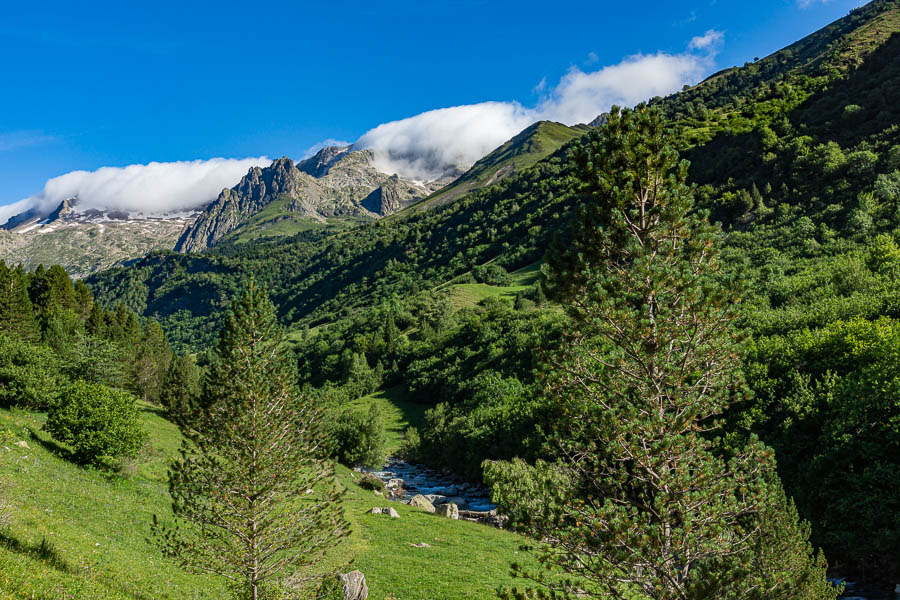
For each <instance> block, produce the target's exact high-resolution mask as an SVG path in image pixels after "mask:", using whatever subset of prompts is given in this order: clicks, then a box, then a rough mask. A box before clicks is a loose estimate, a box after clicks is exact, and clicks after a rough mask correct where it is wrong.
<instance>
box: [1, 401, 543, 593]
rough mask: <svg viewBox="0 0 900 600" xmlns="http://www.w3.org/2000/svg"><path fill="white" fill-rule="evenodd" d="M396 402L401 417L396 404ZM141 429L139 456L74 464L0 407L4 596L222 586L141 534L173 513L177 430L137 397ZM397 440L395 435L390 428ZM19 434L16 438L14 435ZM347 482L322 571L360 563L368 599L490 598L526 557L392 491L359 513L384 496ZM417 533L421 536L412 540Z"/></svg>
mask: <svg viewBox="0 0 900 600" xmlns="http://www.w3.org/2000/svg"><path fill="white" fill-rule="evenodd" d="M377 401H378V402H379V403H381V404H383V405H384V406H385V407H386V408H387V409H390V407H392V406H393V407H396V408H394V410H393V412H392V413H390V414H389V418H388V420H389V421H391V422H396V423H395V424H396V425H397V429H399V428H400V426H401V424H403V423H406V422H408V421H412V422H415V419H416V416H415V414H413V415H411V416H410V417H405V416H404V415H405V413H404V411H403V410H402V408H405V407H403V404H402V403H398V404H396V405H394V404H391V401H390V399H389V396H379V398H378V399H377ZM141 411H142V413H141V414H142V418H143V421H144V425H145V427H146V429H147V431H148V433H149V440H148V442H147V444H146V446H145V448H144V450H143V453H142V456H141V457H140V458H139V459H137V460H135V461H134V462H133V463H132V464H131V465H129V466H127V467H126V468H125V470H124V472H123V474H121V475H106V474H103V473H101V472H98V471H94V470H89V469H84V468H82V467H79V466H76V465H74V464H72V463H71V462H69V461H68V460H67V459H66V454H67V450H66V449H65V448H63V447H61V446H58V445H57V444H56V443H55V442H53V441H52V440H51V439H50V437H49V436H48V435H47V434H46V433H44V432H42V431H41V427H42V425H43V421H44V419H45V416H44V415H43V414H40V413H29V412H24V411H18V410H12V411H10V410H4V409H0V482H2V486H3V491H2V492H0V498H3V499H6V500H7V501H8V502H9V504H11V508H12V511H11V512H12V515H11V516H12V519H11V527H10V528H9V529H8V530H7V531H6V532H4V533H3V534H2V537H0V599H2V600H13V599H16V600H18V599H26V598H28V599H32V598H38V599H46V600H57V599H60V600H61V599H67V598H74V599H82V598H84V599H87V598H90V599H99V600H106V599H115V600H119V599H134V600H138V599H139V600H143V599H154V600H155V599H173V600H174V599H204V598H210V599H212V598H222V597H223V596H224V595H225V589H224V586H223V585H222V583H221V582H220V581H218V580H217V579H215V578H211V577H207V576H198V575H191V574H188V573H185V572H184V571H182V570H180V569H178V568H176V567H175V566H174V565H172V564H170V563H169V562H168V561H166V560H165V559H163V558H162V556H160V554H159V553H158V552H157V550H156V549H155V547H154V546H153V545H152V543H151V542H150V541H149V540H148V537H149V534H150V527H149V525H150V521H151V519H152V516H153V514H154V513H155V514H157V515H159V516H160V517H161V518H163V519H167V518H170V517H169V515H170V514H171V513H170V509H169V497H168V493H167V488H166V468H167V464H168V461H169V460H170V459H171V457H172V456H174V455H175V453H176V452H177V449H178V446H179V444H180V434H179V433H178V430H177V429H176V428H175V426H174V425H172V424H171V423H169V422H168V421H166V420H165V419H164V418H163V417H162V416H161V415H160V414H159V412H158V410H157V409H155V408H154V407H152V406H149V405H141ZM392 437H393V440H392V441H393V442H394V444H396V443H397V441H398V436H397V433H394V436H392ZM22 442H24V444H22ZM338 476H339V479H340V481H341V483H342V484H343V485H344V486H345V487H346V488H347V496H346V502H345V510H346V514H347V517H348V520H349V521H350V522H351V525H352V533H351V536H350V538H349V539H348V540H347V541H346V542H345V543H344V544H343V545H342V546H340V547H339V548H338V549H336V550H335V551H334V552H333V553H332V554H331V555H329V556H328V557H327V559H326V561H325V564H324V565H323V567H322V568H323V569H324V570H327V571H335V570H338V569H340V570H347V569H359V570H361V571H362V572H363V573H365V575H366V579H367V581H368V584H369V590H370V595H369V597H370V598H372V599H377V600H382V599H385V598H389V599H391V600H433V599H435V598H441V599H443V600H457V599H459V600H462V599H482V598H483V599H487V598H494V597H496V596H495V592H494V590H495V589H496V588H497V587H498V586H501V585H511V584H513V583H514V582H513V580H512V579H511V578H510V576H509V564H510V563H511V562H513V561H519V562H527V561H523V558H524V557H521V556H520V555H519V553H518V552H519V551H518V548H519V545H520V544H521V543H522V542H523V539H522V538H521V537H519V536H517V535H515V534H512V533H510V532H507V531H501V530H498V529H494V528H491V527H487V526H485V525H479V524H475V523H469V522H464V521H452V520H450V519H445V518H441V517H436V516H434V515H429V514H427V513H424V512H421V511H419V510H417V509H413V508H410V507H408V506H406V505H403V504H400V503H391V504H390V505H391V506H393V507H394V508H395V509H396V510H397V511H398V512H399V513H400V518H399V519H390V518H388V517H382V516H375V515H367V514H365V512H366V511H367V510H368V509H370V508H372V507H373V506H381V505H386V504H387V502H388V501H386V500H385V499H383V498H379V497H376V496H374V495H373V493H372V492H369V491H366V490H363V489H362V488H360V487H358V486H357V485H356V484H355V483H354V479H355V478H356V477H357V475H356V474H355V473H353V472H351V471H350V470H348V469H345V468H340V470H339V473H338ZM421 542H424V543H426V544H428V547H416V546H415V544H419V543H421Z"/></svg>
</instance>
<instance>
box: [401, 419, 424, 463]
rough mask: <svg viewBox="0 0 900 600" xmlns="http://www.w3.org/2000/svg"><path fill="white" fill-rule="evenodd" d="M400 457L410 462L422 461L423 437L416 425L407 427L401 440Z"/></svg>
mask: <svg viewBox="0 0 900 600" xmlns="http://www.w3.org/2000/svg"><path fill="white" fill-rule="evenodd" d="M399 454H400V458H402V459H403V460H405V461H406V462H408V463H419V462H422V438H421V437H420V436H419V430H418V429H416V428H415V427H407V428H406V431H404V432H403V441H401V442H400V452H399Z"/></svg>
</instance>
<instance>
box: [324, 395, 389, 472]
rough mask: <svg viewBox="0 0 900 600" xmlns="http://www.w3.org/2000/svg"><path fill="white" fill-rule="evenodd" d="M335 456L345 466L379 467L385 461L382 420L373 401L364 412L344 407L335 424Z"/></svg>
mask: <svg viewBox="0 0 900 600" xmlns="http://www.w3.org/2000/svg"><path fill="white" fill-rule="evenodd" d="M333 435H334V442H335V448H336V456H337V459H338V461H339V462H341V463H342V464H344V465H347V466H348V467H370V468H373V469H374V468H378V467H380V466H382V465H383V464H384V458H385V454H386V448H385V444H386V440H385V436H384V420H383V419H382V417H381V411H380V410H378V406H377V405H376V404H372V405H370V406H369V410H368V412H367V413H366V414H363V413H360V412H358V411H356V410H353V409H347V410H344V411H343V412H342V413H341V414H340V415H339V416H338V418H337V422H336V423H335V427H334V434H333Z"/></svg>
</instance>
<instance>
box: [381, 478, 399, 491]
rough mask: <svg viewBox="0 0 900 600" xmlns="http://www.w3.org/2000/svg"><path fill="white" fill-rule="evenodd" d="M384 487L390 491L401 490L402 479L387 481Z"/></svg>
mask: <svg viewBox="0 0 900 600" xmlns="http://www.w3.org/2000/svg"><path fill="white" fill-rule="evenodd" d="M385 485H386V486H387V488H388V489H391V490H394V489H397V490H399V489H403V480H402V479H389V480H388V482H387V483H386V484H385Z"/></svg>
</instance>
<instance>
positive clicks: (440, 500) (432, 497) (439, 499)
mask: <svg viewBox="0 0 900 600" xmlns="http://www.w3.org/2000/svg"><path fill="white" fill-rule="evenodd" d="M425 499H426V500H428V501H429V502H431V503H432V504H434V505H435V506H437V505H438V504H444V503H445V502H447V496H441V495H440V494H425Z"/></svg>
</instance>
